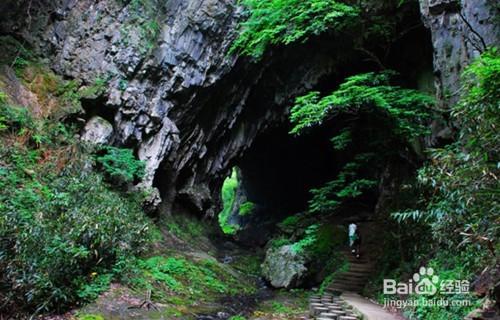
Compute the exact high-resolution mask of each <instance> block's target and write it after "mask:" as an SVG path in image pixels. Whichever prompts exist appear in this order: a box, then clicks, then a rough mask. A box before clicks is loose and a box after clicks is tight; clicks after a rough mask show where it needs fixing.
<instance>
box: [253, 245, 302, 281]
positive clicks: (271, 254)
mask: <svg viewBox="0 0 500 320" xmlns="http://www.w3.org/2000/svg"><path fill="white" fill-rule="evenodd" d="M305 263H306V259H305V258H304V257H303V256H302V255H301V254H300V253H296V252H295V251H294V250H293V249H292V246H291V245H285V246H282V247H279V248H269V249H268V250H267V252H266V258H265V260H264V263H262V274H263V275H264V277H265V278H266V280H268V281H269V282H270V283H271V285H272V286H273V287H275V288H294V287H297V286H299V285H300V284H301V283H302V281H303V279H304V276H305V275H306V272H307V268H306V267H305Z"/></svg>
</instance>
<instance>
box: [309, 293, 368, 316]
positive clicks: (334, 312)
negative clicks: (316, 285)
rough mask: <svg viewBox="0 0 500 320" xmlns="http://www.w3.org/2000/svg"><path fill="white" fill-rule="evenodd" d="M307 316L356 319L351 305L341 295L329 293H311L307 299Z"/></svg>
mask: <svg viewBox="0 0 500 320" xmlns="http://www.w3.org/2000/svg"><path fill="white" fill-rule="evenodd" d="M309 316H310V317H311V319H316V320H357V319H361V318H360V317H358V316H357V315H356V314H355V313H354V311H353V308H352V306H350V305H349V304H347V303H346V302H345V301H344V299H343V298H342V297H339V296H335V295H333V294H330V293H325V294H322V295H313V296H311V298H310V299H309Z"/></svg>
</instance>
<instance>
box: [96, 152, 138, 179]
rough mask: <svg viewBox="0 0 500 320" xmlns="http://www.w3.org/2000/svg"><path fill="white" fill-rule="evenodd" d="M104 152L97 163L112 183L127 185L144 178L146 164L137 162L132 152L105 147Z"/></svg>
mask: <svg viewBox="0 0 500 320" xmlns="http://www.w3.org/2000/svg"><path fill="white" fill-rule="evenodd" d="M102 151H103V152H104V154H103V155H101V156H98V157H97V162H98V163H99V164H101V166H102V169H103V171H104V173H105V174H106V175H107V176H108V177H109V178H110V179H111V180H112V181H116V182H117V183H119V184H126V183H131V182H133V181H134V180H135V179H141V178H142V177H143V176H144V168H145V165H144V162H142V161H140V160H137V159H136V158H135V156H134V154H133V153H132V150H130V149H122V148H116V147H111V146H105V147H104V148H103V149H102Z"/></svg>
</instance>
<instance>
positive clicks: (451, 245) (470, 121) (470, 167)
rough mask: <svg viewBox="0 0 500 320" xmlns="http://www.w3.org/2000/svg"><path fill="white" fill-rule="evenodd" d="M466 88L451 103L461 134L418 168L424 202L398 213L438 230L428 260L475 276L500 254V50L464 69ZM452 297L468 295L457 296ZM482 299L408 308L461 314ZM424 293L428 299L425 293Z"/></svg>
mask: <svg viewBox="0 0 500 320" xmlns="http://www.w3.org/2000/svg"><path fill="white" fill-rule="evenodd" d="M462 85H463V88H464V90H463V95H462V97H461V100H460V101H459V102H458V103H457V104H455V105H453V106H452V107H451V117H452V119H451V120H452V121H453V122H454V123H455V124H457V125H459V132H458V134H457V140H456V141H455V142H454V143H452V144H450V145H447V146H445V147H444V148H441V149H433V150H431V151H430V158H431V161H429V163H428V164H427V165H425V166H424V167H423V168H422V169H420V170H419V173H418V182H419V188H421V189H422V192H421V195H420V198H419V202H418V204H419V206H418V207H417V208H412V209H409V210H407V211H400V212H396V213H394V214H393V217H394V218H396V219H397V220H398V222H399V223H401V224H402V225H403V226H404V225H407V224H409V223H412V224H414V225H415V224H419V225H423V226H425V227H427V228H429V229H430V230H431V235H432V240H431V241H430V242H431V243H435V244H436V247H437V248H435V249H434V253H432V252H431V254H432V259H431V260H430V261H429V263H428V264H429V266H431V267H433V268H434V269H435V270H437V271H438V274H439V276H440V278H442V279H447V278H448V279H468V280H471V279H472V278H473V277H474V274H476V273H479V272H481V271H482V270H484V268H485V266H488V265H494V264H495V263H496V261H495V258H494V257H495V255H496V256H498V254H499V252H498V237H499V235H500V231H499V230H500V227H499V223H498V222H499V220H498V212H499V210H500V205H499V201H498V199H499V198H498V190H500V188H499V187H500V184H499V180H498V177H499V174H500V172H499V170H500V165H499V163H500V152H499V151H500V145H499V143H498V141H500V133H499V131H498V128H497V125H498V123H499V122H500V112H499V110H500V108H499V101H500V90H499V85H500V55H499V52H498V50H497V49H490V50H488V51H486V52H485V53H483V54H482V56H481V57H480V58H478V59H477V60H476V61H475V62H474V63H472V64H471V65H470V66H469V67H468V68H467V69H466V71H465V72H464V74H463V81H462ZM449 298H450V299H463V298H464V297H463V296H451V297H449ZM467 298H468V299H472V300H473V302H475V304H476V305H473V306H472V307H467V308H452V309H448V310H445V311H443V310H442V309H439V310H438V308H437V307H432V306H426V307H418V308H415V309H411V310H409V311H408V312H409V314H410V315H411V316H413V317H420V318H429V319H430V318H432V319H462V318H463V317H464V316H465V315H466V314H467V313H468V312H469V311H470V310H471V309H473V308H476V307H477V306H478V305H477V304H478V301H477V300H476V298H474V297H472V296H468V297H467ZM421 299H425V298H421Z"/></svg>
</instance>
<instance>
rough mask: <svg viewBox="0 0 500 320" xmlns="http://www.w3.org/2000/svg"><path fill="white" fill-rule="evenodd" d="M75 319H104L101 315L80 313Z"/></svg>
mask: <svg viewBox="0 0 500 320" xmlns="http://www.w3.org/2000/svg"><path fill="white" fill-rule="evenodd" d="M76 319H77V320H104V317H103V316H100V315H97V314H82V315H78V316H77V318H76Z"/></svg>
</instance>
